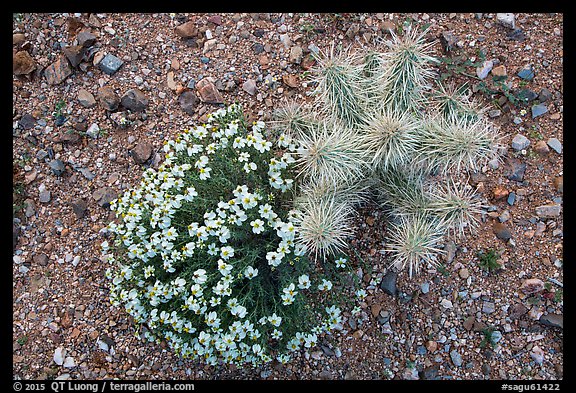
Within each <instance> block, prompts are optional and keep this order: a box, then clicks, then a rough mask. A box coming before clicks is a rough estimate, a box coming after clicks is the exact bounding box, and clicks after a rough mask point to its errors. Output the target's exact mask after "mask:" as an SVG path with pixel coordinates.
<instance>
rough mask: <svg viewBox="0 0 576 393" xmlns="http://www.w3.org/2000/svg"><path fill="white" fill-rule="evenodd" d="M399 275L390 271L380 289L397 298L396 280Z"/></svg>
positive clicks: (383, 279) (383, 278)
mask: <svg viewBox="0 0 576 393" xmlns="http://www.w3.org/2000/svg"><path fill="white" fill-rule="evenodd" d="M397 278H398V274H397V273H396V272H395V271H393V270H388V272H387V273H386V274H385V275H384V277H382V281H381V282H380V289H382V290H383V291H384V292H386V293H387V294H389V295H391V296H396V294H397V292H398V289H397V288H396V279H397Z"/></svg>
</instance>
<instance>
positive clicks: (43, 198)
mask: <svg viewBox="0 0 576 393" xmlns="http://www.w3.org/2000/svg"><path fill="white" fill-rule="evenodd" d="M39 200H40V202H41V203H48V202H50V191H48V190H45V191H42V192H40V196H39Z"/></svg>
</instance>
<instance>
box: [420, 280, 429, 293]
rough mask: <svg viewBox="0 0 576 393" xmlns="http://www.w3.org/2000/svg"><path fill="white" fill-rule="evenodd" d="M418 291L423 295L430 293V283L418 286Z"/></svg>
mask: <svg viewBox="0 0 576 393" xmlns="http://www.w3.org/2000/svg"><path fill="white" fill-rule="evenodd" d="M420 290H421V291H422V293H423V294H427V293H428V292H430V283H429V282H424V283H422V284H420Z"/></svg>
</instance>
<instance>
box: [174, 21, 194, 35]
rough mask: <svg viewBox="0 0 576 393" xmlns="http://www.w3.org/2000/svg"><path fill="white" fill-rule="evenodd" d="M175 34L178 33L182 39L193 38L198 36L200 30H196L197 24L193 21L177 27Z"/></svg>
mask: <svg viewBox="0 0 576 393" xmlns="http://www.w3.org/2000/svg"><path fill="white" fill-rule="evenodd" d="M174 32H175V33H176V35H177V36H179V37H181V38H193V37H196V36H197V35H198V29H197V28H196V26H195V23H194V22H193V21H189V22H186V23H183V24H181V25H179V26H176V28H175V29H174Z"/></svg>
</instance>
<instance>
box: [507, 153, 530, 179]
mask: <svg viewBox="0 0 576 393" xmlns="http://www.w3.org/2000/svg"><path fill="white" fill-rule="evenodd" d="M506 161H507V164H508V168H507V173H506V177H507V178H508V179H509V180H515V181H519V182H521V181H523V180H524V173H525V172H526V163H525V162H522V161H520V160H518V159H515V158H508V159H507V160H506Z"/></svg>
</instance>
